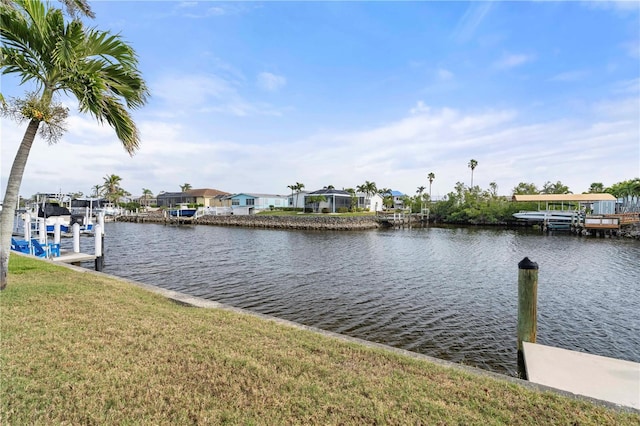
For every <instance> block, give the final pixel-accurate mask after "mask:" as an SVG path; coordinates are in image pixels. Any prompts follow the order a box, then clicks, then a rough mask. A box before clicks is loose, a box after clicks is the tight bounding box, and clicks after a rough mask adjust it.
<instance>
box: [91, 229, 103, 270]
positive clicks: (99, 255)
mask: <svg viewBox="0 0 640 426" xmlns="http://www.w3.org/2000/svg"><path fill="white" fill-rule="evenodd" d="M93 235H94V242H95V255H96V260H95V268H96V271H98V272H102V269H103V268H104V253H103V247H102V244H103V242H102V226H100V224H98V225H96V226H95V228H94V232H93Z"/></svg>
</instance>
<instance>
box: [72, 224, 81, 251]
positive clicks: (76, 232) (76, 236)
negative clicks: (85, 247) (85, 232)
mask: <svg viewBox="0 0 640 426" xmlns="http://www.w3.org/2000/svg"><path fill="white" fill-rule="evenodd" d="M71 229H72V230H73V252H74V253H80V224H78V223H74V224H73V225H72V226H71Z"/></svg>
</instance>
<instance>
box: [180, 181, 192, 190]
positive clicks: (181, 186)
mask: <svg viewBox="0 0 640 426" xmlns="http://www.w3.org/2000/svg"><path fill="white" fill-rule="evenodd" d="M190 190H191V184H190V183H185V184H183V185H180V191H182V192H187V191H190Z"/></svg>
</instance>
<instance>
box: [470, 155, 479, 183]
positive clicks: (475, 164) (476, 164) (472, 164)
mask: <svg viewBox="0 0 640 426" xmlns="http://www.w3.org/2000/svg"><path fill="white" fill-rule="evenodd" d="M476 167H478V162H477V161H476V160H474V159H471V160H469V168H470V169H471V188H473V171H474V170H475V169H476Z"/></svg>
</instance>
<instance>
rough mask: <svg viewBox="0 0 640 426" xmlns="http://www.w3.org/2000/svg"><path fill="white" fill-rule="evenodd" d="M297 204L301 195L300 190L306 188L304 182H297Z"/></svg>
mask: <svg viewBox="0 0 640 426" xmlns="http://www.w3.org/2000/svg"><path fill="white" fill-rule="evenodd" d="M295 189H296V206H297V205H298V198H299V197H300V192H302V190H303V189H304V183H300V182H296V186H295Z"/></svg>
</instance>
